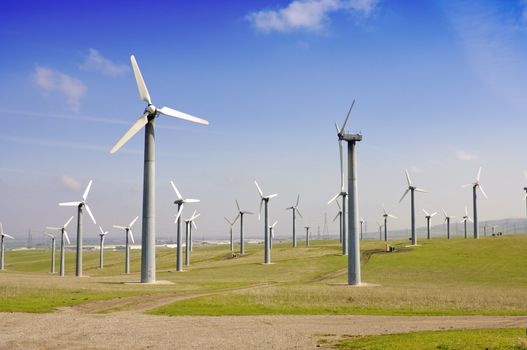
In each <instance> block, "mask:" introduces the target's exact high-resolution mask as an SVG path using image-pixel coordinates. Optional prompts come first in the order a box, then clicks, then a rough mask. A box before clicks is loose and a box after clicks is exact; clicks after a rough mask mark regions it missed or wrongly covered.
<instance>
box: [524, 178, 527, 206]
mask: <svg viewBox="0 0 527 350" xmlns="http://www.w3.org/2000/svg"><path fill="white" fill-rule="evenodd" d="M523 175H524V176H525V179H527V171H524V172H523ZM523 190H524V191H525V196H524V198H523V199H524V200H525V210H526V212H527V187H524V188H523Z"/></svg>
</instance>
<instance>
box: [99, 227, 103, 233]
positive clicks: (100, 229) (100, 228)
mask: <svg viewBox="0 0 527 350" xmlns="http://www.w3.org/2000/svg"><path fill="white" fill-rule="evenodd" d="M99 231H101V234H104V230H103V229H102V227H101V225H99Z"/></svg>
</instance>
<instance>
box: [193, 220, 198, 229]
mask: <svg viewBox="0 0 527 350" xmlns="http://www.w3.org/2000/svg"><path fill="white" fill-rule="evenodd" d="M191 222H192V226H194V229H195V230H197V229H198V227H197V226H196V223H195V222H194V221H191Z"/></svg>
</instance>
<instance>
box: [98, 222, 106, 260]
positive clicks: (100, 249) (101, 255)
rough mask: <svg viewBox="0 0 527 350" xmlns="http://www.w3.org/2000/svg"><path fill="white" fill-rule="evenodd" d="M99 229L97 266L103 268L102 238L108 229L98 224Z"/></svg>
mask: <svg viewBox="0 0 527 350" xmlns="http://www.w3.org/2000/svg"><path fill="white" fill-rule="evenodd" d="M99 231H101V233H99V268H100V269H102V268H104V238H105V237H106V235H107V234H108V231H104V230H103V229H102V227H101V225H99Z"/></svg>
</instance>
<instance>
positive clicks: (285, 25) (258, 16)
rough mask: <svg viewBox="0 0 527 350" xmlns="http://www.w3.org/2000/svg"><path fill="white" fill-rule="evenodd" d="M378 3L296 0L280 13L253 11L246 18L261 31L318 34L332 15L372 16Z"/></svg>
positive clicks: (341, 0) (276, 11)
mask: <svg viewBox="0 0 527 350" xmlns="http://www.w3.org/2000/svg"><path fill="white" fill-rule="evenodd" d="M376 4H377V0H295V1H293V2H291V3H290V4H289V5H288V6H287V7H284V8H281V9H277V10H261V11H256V12H252V13H250V14H249V15H248V16H247V19H248V20H249V21H250V22H251V23H252V25H253V26H254V27H255V28H256V29H257V30H260V31H262V32H271V31H278V32H287V31H292V30H308V31H319V30H321V29H323V28H324V25H325V23H326V22H327V21H328V16H329V14H330V13H332V12H336V11H341V10H347V11H353V12H356V13H361V14H363V15H365V16H367V15H369V14H370V13H371V12H372V11H373V9H374V8H375V6H376Z"/></svg>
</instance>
